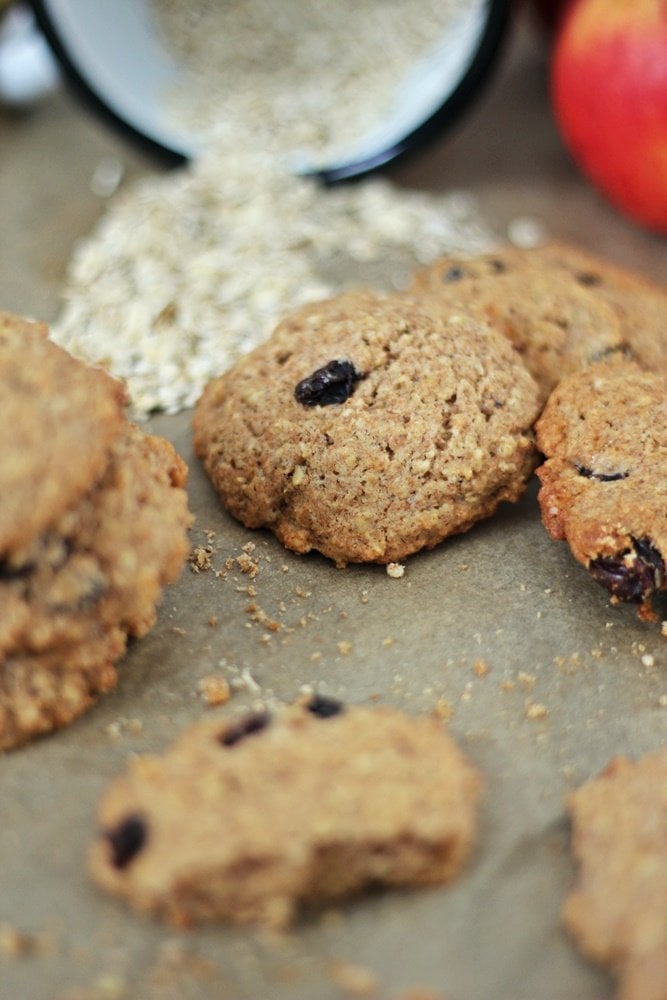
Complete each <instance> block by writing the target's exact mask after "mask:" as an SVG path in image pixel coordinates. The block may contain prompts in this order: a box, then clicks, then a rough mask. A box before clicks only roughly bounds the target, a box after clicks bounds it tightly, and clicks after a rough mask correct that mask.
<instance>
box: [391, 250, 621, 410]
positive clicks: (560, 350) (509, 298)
mask: <svg viewBox="0 0 667 1000" xmlns="http://www.w3.org/2000/svg"><path fill="white" fill-rule="evenodd" d="M410 293H411V294H413V295H415V296H418V295H421V294H433V295H437V296H438V297H439V298H440V299H441V300H442V301H443V303H447V304H448V305H449V306H450V307H451V308H458V309H460V310H461V312H462V313H464V314H467V315H472V316H477V317H480V318H482V319H485V320H487V321H488V322H490V323H491V324H492V325H493V326H494V327H496V329H498V330H500V332H501V333H503V335H504V336H506V337H507V339H508V340H509V341H510V342H511V343H512V344H513V345H514V347H515V348H516V349H517V351H518V352H519V354H520V355H521V357H522V358H523V360H524V363H525V364H526V367H527V368H528V369H529V371H530V372H531V374H532V375H533V377H534V378H535V379H536V380H537V382H538V384H539V386H540V388H541V390H542V399H543V400H546V398H547V397H548V395H549V393H550V392H551V390H552V389H553V388H554V386H555V385H556V384H557V383H558V381H559V380H560V379H561V378H562V377H563V376H564V375H567V374H568V373H570V372H574V371H578V370H580V369H581V368H584V367H585V366H586V365H588V364H590V363H591V362H592V361H595V360H596V359H599V358H601V357H604V356H605V355H607V354H609V353H610V352H612V351H617V350H621V349H622V348H623V346H624V341H623V335H622V327H621V321H620V319H619V317H618V315H617V313H616V311H615V310H614V308H613V307H612V306H611V305H610V304H609V303H607V302H605V301H604V300H603V298H602V297H601V296H599V295H596V294H594V292H593V290H592V289H589V288H587V287H586V283H585V282H581V281H579V280H578V279H577V276H576V275H574V274H572V273H571V272H570V270H568V269H566V268H564V267H558V266H552V265H551V264H550V263H549V262H547V263H545V262H544V260H543V258H542V257H541V256H540V251H539V250H521V249H518V248H516V247H507V248H502V249H500V250H499V251H498V252H496V253H489V254H482V255H480V256H479V257H473V258H462V257H446V258H440V259H439V260H436V261H434V263H433V264H431V265H429V266H427V267H424V268H421V269H420V270H419V271H417V272H416V273H415V274H414V275H413V280H412V285H411V287H410Z"/></svg>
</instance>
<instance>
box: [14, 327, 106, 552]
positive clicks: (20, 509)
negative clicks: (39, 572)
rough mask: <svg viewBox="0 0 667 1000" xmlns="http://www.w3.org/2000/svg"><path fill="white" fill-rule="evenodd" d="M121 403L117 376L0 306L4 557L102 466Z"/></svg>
mask: <svg viewBox="0 0 667 1000" xmlns="http://www.w3.org/2000/svg"><path fill="white" fill-rule="evenodd" d="M124 403H125V393H124V390H123V387H122V385H121V384H120V383H119V382H117V381H116V380H114V379H112V378H111V377H110V376H109V375H107V374H106V373H105V372H103V371H101V370H100V369H96V368H92V367H89V366H87V365H84V364H83V363H82V362H79V361H77V360H75V359H74V358H72V357H71V356H70V355H69V354H67V352H66V351H64V350H62V349H61V348H60V347H57V346H56V344H54V343H53V342H52V341H50V340H49V339H48V330H47V328H46V326H44V324H41V323H32V322H29V321H27V320H24V319H21V318H19V317H16V316H12V315H10V314H9V313H0V410H1V411H2V419H3V431H2V434H0V483H2V497H3V499H2V504H0V560H1V559H2V558H4V557H5V556H7V554H9V553H16V552H17V551H19V550H20V549H21V548H22V547H23V546H25V545H27V544H28V543H30V542H31V541H32V539H33V538H34V537H35V536H36V535H38V534H39V533H40V532H41V531H43V530H44V529H45V528H46V527H48V526H49V525H51V524H53V523H54V521H55V520H56V519H57V518H58V517H59V516H60V514H61V513H62V512H63V511H64V510H66V509H67V508H68V507H70V506H71V505H72V504H73V503H74V502H75V501H76V500H77V498H78V497H79V496H80V495H81V494H82V493H83V492H84V491H85V490H87V489H88V487H89V486H91V484H92V483H93V482H94V481H95V479H97V477H98V476H99V475H100V474H101V472H102V470H103V469H104V466H105V465H106V462H107V456H108V451H109V447H110V445H111V443H112V441H113V440H114V438H115V437H116V436H117V435H118V434H119V433H120V431H121V428H122V417H123V407H124Z"/></svg>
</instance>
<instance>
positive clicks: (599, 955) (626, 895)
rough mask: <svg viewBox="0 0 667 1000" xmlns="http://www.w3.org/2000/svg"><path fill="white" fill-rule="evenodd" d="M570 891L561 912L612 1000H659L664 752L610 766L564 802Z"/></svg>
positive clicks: (666, 844) (664, 959)
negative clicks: (600, 968)
mask: <svg viewBox="0 0 667 1000" xmlns="http://www.w3.org/2000/svg"><path fill="white" fill-rule="evenodd" d="M569 810H570V813H571V816H572V826H573V838H572V846H573V851H574V855H575V857H576V859H577V861H578V863H579V874H578V880H577V883H576V885H575V886H574V888H573V890H572V891H571V893H570V895H569V896H568V898H567V900H566V902H565V906H564V909H563V916H564V920H565V924H566V926H567V928H568V930H569V931H570V933H571V934H572V935H573V936H574V938H575V940H576V942H577V944H578V945H579V946H580V948H581V949H582V951H583V952H584V953H585V954H586V955H587V956H588V957H589V958H591V959H593V960H594V961H596V962H601V963H604V964H607V965H609V966H610V967H611V969H612V970H613V972H614V973H615V974H616V976H617V977H618V981H619V993H618V1000H667V746H664V747H663V748H662V749H661V750H659V751H657V752H656V753H652V754H648V755H647V756H645V757H643V758H642V759H641V760H639V761H637V762H636V763H635V762H632V761H630V760H627V759H626V758H623V757H618V758H616V759H614V760H612V761H611V762H610V763H609V765H608V766H607V768H606V769H605V770H604V771H603V772H602V774H601V775H600V776H599V777H597V778H594V779H593V780H591V781H589V782H588V783H586V784H585V785H582V786H581V787H580V788H579V789H577V790H576V791H575V792H574V793H573V794H572V795H570V797H569Z"/></svg>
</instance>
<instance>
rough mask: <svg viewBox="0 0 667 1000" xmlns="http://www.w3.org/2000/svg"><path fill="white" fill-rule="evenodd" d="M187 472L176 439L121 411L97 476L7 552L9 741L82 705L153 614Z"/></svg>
mask: <svg viewBox="0 0 667 1000" xmlns="http://www.w3.org/2000/svg"><path fill="white" fill-rule="evenodd" d="M186 476H187V470H186V467H185V463H184V462H183V461H182V459H181V458H180V457H179V456H178V455H177V454H176V452H175V451H174V449H173V447H172V446H171V444H169V443H168V442H167V441H165V440H163V439H162V438H158V437H155V436H153V435H150V434H147V433H145V432H144V431H143V430H141V429H140V428H138V427H136V426H134V425H133V424H131V423H129V422H128V421H124V422H123V426H122V433H121V435H120V437H118V438H117V439H116V440H115V441H114V442H113V444H112V445H111V448H110V455H109V458H108V464H107V467H106V469H105V470H104V472H103V474H102V476H101V477H100V478H99V480H98V481H97V482H96V484H95V485H94V487H93V488H92V489H91V490H90V491H89V492H88V493H86V494H85V495H84V496H83V497H82V498H81V499H80V500H79V501H78V502H77V503H76V505H75V506H74V507H73V508H71V509H70V510H67V511H65V512H64V513H62V514H61V515H60V517H59V519H58V520H57V522H56V523H55V524H54V525H53V527H52V528H51V529H50V530H49V531H47V532H44V533H42V534H41V535H38V536H37V537H36V538H35V539H34V541H33V542H32V543H31V544H30V545H28V546H26V547H25V548H24V550H23V551H22V554H21V556H20V558H19V557H15V558H14V559H6V560H5V561H4V563H3V565H2V570H1V571H0V747H2V748H7V747H9V746H13V745H16V744H17V743H19V742H22V741H24V740H25V739H27V738H29V737H30V736H32V735H35V734H37V733H38V732H44V731H46V730H48V729H50V728H53V727H54V726H55V725H58V724H62V723H61V720H62V719H64V718H66V719H67V721H70V720H71V718H73V717H74V715H75V714H80V712H76V707H75V706H77V705H78V706H79V709H80V711H83V710H84V709H85V708H87V707H88V705H89V704H90V703H91V701H92V695H93V693H94V692H95V691H96V690H98V689H100V690H108V688H109V686H111V682H110V679H111V678H112V677H115V673H114V672H113V668H112V664H113V662H114V661H115V660H117V659H118V658H119V657H120V656H121V655H122V653H123V652H124V651H125V646H126V641H127V636H128V635H132V636H141V635H143V634H145V633H146V632H147V631H148V629H149V628H150V627H151V626H152V625H153V623H154V621H155V617H156V605H157V602H158V600H159V598H160V596H161V593H162V588H163V587H164V586H165V585H166V584H168V583H170V582H172V581H173V580H174V579H175V578H176V576H177V575H178V573H179V572H180V569H181V566H182V565H183V562H184V560H185V557H186V555H187V552H188V548H189V546H188V538H187V528H188V527H189V525H190V522H191V516H190V513H189V511H188V504H187V496H186V493H185V482H186ZM65 691H68V692H69V693H68V694H67V696H66V697H65V695H64V694H63V692H65ZM59 699H60V701H59Z"/></svg>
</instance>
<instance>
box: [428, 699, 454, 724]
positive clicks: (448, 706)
mask: <svg viewBox="0 0 667 1000" xmlns="http://www.w3.org/2000/svg"><path fill="white" fill-rule="evenodd" d="M433 714H434V716H435V717H436V719H440V721H441V722H449V720H450V719H451V718H452V716H453V715H454V708H453V706H452V703H451V702H450V701H448V700H447V698H438V700H437V701H436V703H435V708H434V709H433Z"/></svg>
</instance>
